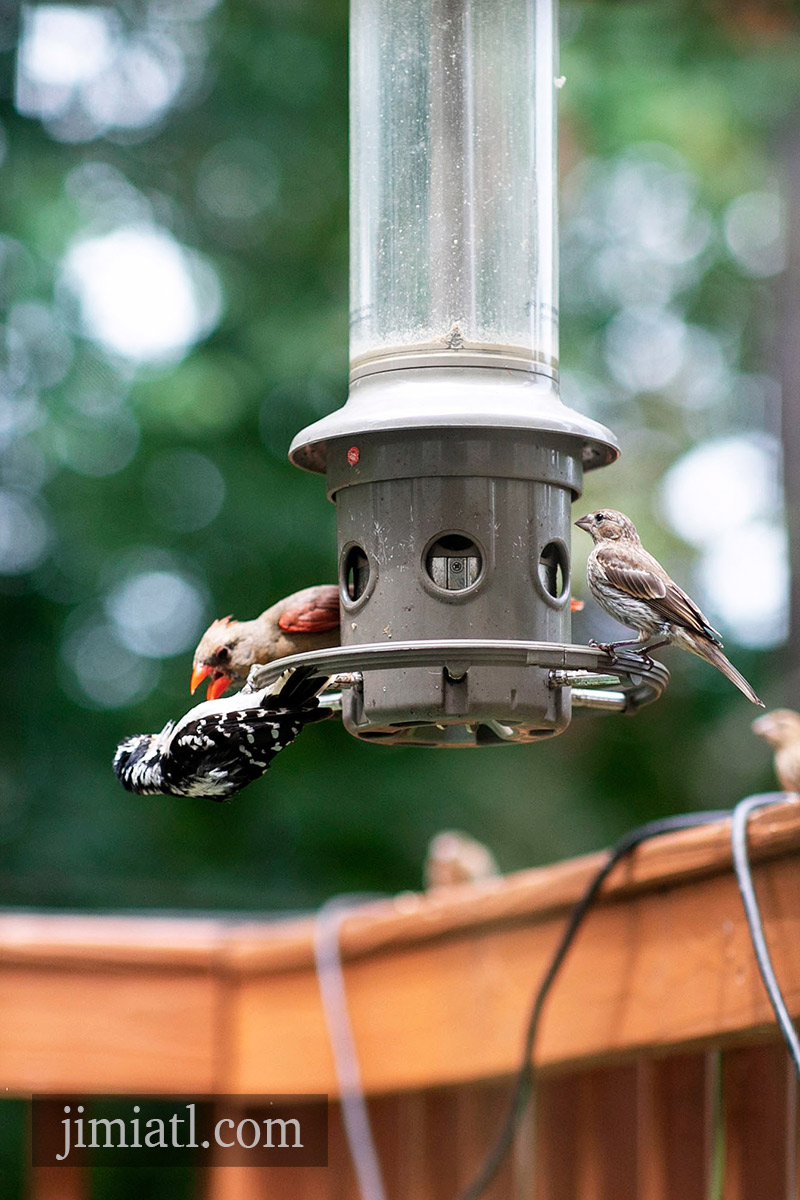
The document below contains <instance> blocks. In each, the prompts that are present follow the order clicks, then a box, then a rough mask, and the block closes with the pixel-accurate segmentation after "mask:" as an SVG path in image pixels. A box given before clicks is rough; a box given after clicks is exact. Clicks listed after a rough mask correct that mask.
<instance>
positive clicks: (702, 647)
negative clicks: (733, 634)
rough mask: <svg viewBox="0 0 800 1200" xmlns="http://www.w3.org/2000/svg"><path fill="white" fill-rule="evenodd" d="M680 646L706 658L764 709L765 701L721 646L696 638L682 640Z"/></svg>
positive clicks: (751, 700) (752, 702) (748, 697)
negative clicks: (689, 643) (723, 651)
mask: <svg viewBox="0 0 800 1200" xmlns="http://www.w3.org/2000/svg"><path fill="white" fill-rule="evenodd" d="M689 641H691V645H688V644H687V643H688V642H689ZM680 644H681V645H682V646H684V647H685V649H687V650H690V651H691V653H692V654H696V655H697V656H698V658H704V659H705V661H706V662H707V663H710V664H711V666H712V667H716V668H717V670H718V671H721V672H722V674H723V675H724V676H725V678H726V679H730V681H731V683H732V684H734V686H735V687H737V688H738V689H739V691H740V692H743V693H744V695H745V696H747V699H748V700H749V701H750V702H751V704H757V705H758V706H759V707H760V708H764V701H763V700H760V699H759V697H758V696H757V695H756V693H755V692H754V691H753V689H752V688H751V686H750V684H749V683H748V682H747V680H746V679H745V677H744V675H742V674H741V673H740V672H739V671H737V670H736V667H735V666H734V665H733V663H732V662H730V661H729V660H728V659H727V658H726V657H725V655H724V654H723V653H722V651H721V650H720V648H719V646H715V645H714V643H713V642H711V641H707V640H706V639H705V638H703V639H702V641H701V639H700V638H695V637H692V638H691V639H689V638H685V639H682V640H681V643H680Z"/></svg>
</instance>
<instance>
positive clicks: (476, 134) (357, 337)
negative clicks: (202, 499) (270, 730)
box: [290, 0, 666, 746]
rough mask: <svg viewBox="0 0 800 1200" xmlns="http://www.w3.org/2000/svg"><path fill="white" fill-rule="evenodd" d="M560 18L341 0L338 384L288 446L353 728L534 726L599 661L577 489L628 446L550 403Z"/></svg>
mask: <svg viewBox="0 0 800 1200" xmlns="http://www.w3.org/2000/svg"><path fill="white" fill-rule="evenodd" d="M555 21H556V14H555V9H554V0H353V3H352V25H351V254H350V259H351V283H350V289H351V324H350V358H351V373H350V392H349V397H348V400H347V403H346V404H345V405H344V407H343V408H341V409H340V410H339V411H337V412H335V413H333V414H331V415H330V416H328V417H325V418H324V419H323V420H321V421H317V422H316V423H315V424H314V425H311V426H310V427H309V428H307V429H305V430H303V431H302V433H300V434H299V435H298V436H297V437H296V438H295V440H294V442H293V444H292V446H291V449H290V458H291V461H292V462H293V463H295V464H296V465H297V466H299V467H303V468H305V469H306V470H309V471H314V472H319V473H324V474H325V475H326V478H327V488H328V495H329V496H330V498H331V499H332V500H333V501H334V502H335V504H336V511H337V528H338V557H339V583H340V588H341V605H342V650H341V651H340V650H336V651H332V652H325V651H323V652H320V654H321V656H322V658H323V659H324V660H325V661H326V662H328V663H329V665H330V666H331V667H333V668H335V669H338V670H351V671H353V670H355V671H358V672H359V686H358V687H354V688H351V689H349V690H348V691H347V692H346V693H344V696H343V718H344V722H345V725H346V726H347V728H348V730H349V731H350V732H351V733H352V734H354V735H355V736H357V737H359V738H363V739H366V740H375V741H378V740H382V741H388V742H391V743H394V744H397V743H398V742H399V743H405V742H408V743H414V744H428V745H455V746H463V745H476V744H490V743H492V742H498V741H535V740H538V739H541V738H545V737H549V736H552V735H553V734H556V733H559V732H560V731H562V730H563V729H565V728H566V726H567V725H568V724H569V721H570V716H571V707H572V702H573V700H574V699H576V697H577V693H575V694H573V692H574V688H575V686H576V685H581V686H580V687H579V689H578V690H579V691H581V693H582V694H583V692H584V691H587V690H588V689H586V688H585V687H584V686H583V685H584V684H586V683H587V680H588V679H589V677H590V676H592V673H593V672H594V673H596V672H597V671H600V670H605V671H606V672H607V671H608V659H606V658H604V656H603V655H602V654H600V653H599V652H597V651H593V650H591V649H590V648H589V647H582V648H581V647H570V645H569V643H570V634H571V628H570V540H571V538H570V534H571V525H570V511H571V504H572V501H573V500H574V499H575V498H576V497H577V496H579V495H580V493H581V489H582V481H583V472H584V471H585V470H591V469H594V468H596V467H601V466H604V465H606V464H607V463H610V462H613V460H614V459H615V458H616V457H617V454H618V450H617V444H616V441H615V439H614V437H613V435H612V434H611V433H610V432H609V430H607V429H605V428H604V427H603V426H602V425H599V424H597V423H596V422H595V421H592V420H589V419H588V418H587V417H585V416H583V415H582V414H580V413H578V412H575V411H573V410H571V409H569V408H567V407H566V406H565V405H564V404H563V403H562V401H561V399H560V397H559V383H558V307H557V220H556V184H555V96H556V89H557V86H558V80H557V69H556V38H555ZM587 673H588V674H587ZM622 674H624V672H622ZM639 675H640V676H642V677H643V668H642V667H641V664H639ZM665 675H666V673H665V672H663V669H662V668H657V669H656V670H655V671H654V673H653V674H652V677H651V679H650V680H649V682H648V683H647V685H646V686H645V687H644V691H642V690H641V689H642V680H641V679H640V680H639V683H638V684H637V683H636V682H634V685H633V689H632V691H631V692H630V693H629V694H628V695H627V696H624V695H623V696H621V698H620V693H618V692H614V691H613V690H612V692H610V693H607V694H606V695H605V697H604V695H603V693H599V694H598V693H594V694H593V698H592V699H591V700H588V699H587V700H586V703H592V705H593V706H595V707H618V708H619V707H623V708H624V707H628V706H630V704H631V703H634V701H633V700H632V699H631V697H632V696H635V695H636V689H637V687H638V688H639V700H640V701H641V700H643V699H647V698H651V694H650V693H651V692H653V690H655V693H657V692H658V691H659V690H660V689H661V687H663V684H664V681H665V680H664V676H665ZM595 681H596V679H595ZM605 682H606V683H609V682H610V683H613V684H616V683H617V678H615V679H613V680H606V681H605Z"/></svg>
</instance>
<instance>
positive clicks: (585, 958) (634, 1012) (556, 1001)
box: [225, 858, 800, 1094]
mask: <svg viewBox="0 0 800 1200" xmlns="http://www.w3.org/2000/svg"><path fill="white" fill-rule="evenodd" d="M767 875H768V876H769V887H768V888H767V889H766V891H765V903H764V919H765V922H766V929H767V937H768V939H769V942H770V945H771V947H772V949H773V954H774V958H775V966H776V970H777V972H778V975H779V977H780V979H781V982H782V986H783V988H784V992H785V995H786V998H787V1003H788V1004H789V1007H790V1011H792V1012H793V1014H794V1015H800V956H798V955H797V953H796V946H797V944H798V942H800V870H798V864H797V860H796V859H795V858H787V859H778V860H775V861H773V862H771V863H770V864H768V865H766V864H764V865H762V866H760V867H758V868H756V877H757V882H758V883H759V885H760V886H761V887H762V891H764V888H763V884H764V882H765V879H766V877H767ZM562 929H563V917H561V916H560V915H558V916H554V915H552V916H549V917H546V918H544V919H542V920H539V921H536V922H532V923H530V924H528V925H526V926H523V927H514V928H506V927H500V928H498V929H493V930H491V931H489V930H486V931H483V932H482V933H480V934H477V933H476V934H472V935H470V936H466V935H465V936H461V937H458V938H456V937H453V938H451V939H447V940H442V941H440V942H434V943H431V942H423V943H421V944H420V945H418V946H414V947H405V948H399V947H397V946H395V947H394V948H393V950H392V951H391V952H387V953H386V954H385V955H370V956H365V957H362V958H357V959H355V960H351V961H350V962H348V963H347V964H346V969H345V975H346V987H347V998H348V1005H349V1011H350V1017H351V1021H352V1025H353V1028H354V1030H355V1037H356V1043H357V1047H358V1055H359V1061H360V1066H361V1072H362V1078H363V1080H364V1084H365V1087H366V1088H367V1090H368V1091H372V1092H380V1091H395V1090H406V1089H412V1090H413V1089H415V1088H422V1087H426V1086H429V1085H430V1084H431V1083H432V1082H436V1083H440V1084H453V1083H459V1082H463V1081H467V1080H478V1079H490V1078H498V1077H501V1076H503V1075H505V1074H508V1073H509V1072H510V1071H513V1070H514V1069H515V1068H516V1066H517V1059H518V1054H519V1046H520V1044H521V1042H522V1031H523V1027H524V1024H525V1021H526V1018H527V1014H528V1011H529V1008H530V1004H531V998H532V995H533V992H534V990H535V987H536V984H537V981H538V980H539V979H540V978H541V976H542V974H543V972H544V970H545V968H546V965H547V963H548V961H549V959H550V956H551V955H552V952H553V949H554V947H555V944H556V942H557V939H558V937H559V936H560V934H561V931H562ZM236 993H237V995H236V1001H235V1004H236V1013H235V1016H234V1018H233V1021H232V1024H233V1028H234V1034H233V1041H232V1046H231V1053H230V1055H229V1056H228V1067H229V1071H230V1074H229V1077H228V1079H227V1081H226V1087H225V1090H226V1091H229V1092H249V1091H254V1090H256V1088H257V1087H259V1086H260V1087H262V1088H263V1087H265V1086H266V1087H268V1088H270V1089H273V1090H276V1091H288V1090H290V1088H292V1087H294V1088H298V1087H300V1086H302V1087H304V1088H306V1089H307V1090H309V1091H320V1092H327V1093H329V1094H335V1091H336V1081H335V1078H334V1076H333V1072H332V1062H331V1056H330V1050H329V1047H328V1041H327V1033H326V1030H325V1025H324V1021H323V1017H322V1013H321V1008H320V1002H319V994H318V988H317V983H316V979H315V978H314V976H313V975H312V974H311V973H310V972H303V971H297V972H292V973H280V974H277V975H274V976H273V975H263V976H258V977H256V978H254V979H252V980H251V979H250V978H243V979H240V980H239V981H238V983H237V988H236ZM773 1029H774V1020H773V1014H772V1011H771V1009H770V1006H769V1002H768V1000H767V997H766V995H765V993H764V989H763V986H762V984H761V980H760V977H759V975H758V971H757V968H756V965H755V961H754V958H753V954H752V949H751V945H750V937H749V932H748V929H747V924H746V921H745V919H744V914H743V911H742V906H741V901H740V898H739V896H738V892H737V890H736V885H735V882H734V880H733V878H732V876H731V875H719V876H711V877H707V878H702V879H694V880H693V881H692V882H689V883H687V884H685V885H680V884H676V885H674V886H671V887H670V888H666V889H664V890H663V891H659V892H651V891H647V892H643V893H640V894H636V895H632V896H629V897H626V898H625V899H624V900H622V899H620V900H619V902H616V903H605V904H602V905H600V906H599V907H598V908H597V909H596V910H594V911H593V912H592V913H591V914H590V915H589V917H588V918H587V921H586V924H585V927H584V928H583V930H582V931H581V933H580V934H579V935H578V938H577V939H576V942H575V945H574V947H573V950H572V951H571V953H570V955H569V956H568V958H567V960H566V962H565V965H564V968H563V970H562V973H561V975H560V977H559V979H558V981H557V982H556V984H555V986H554V988H553V991H552V993H551V997H550V1000H549V1002H548V1006H547V1009H546V1011H545V1014H544V1019H543V1023H542V1028H541V1034H540V1039H539V1043H538V1046H537V1052H536V1053H537V1061H538V1062H539V1063H540V1064H541V1065H542V1066H543V1067H544V1068H553V1067H556V1066H557V1067H559V1068H563V1067H564V1066H567V1065H569V1064H578V1063H581V1062H583V1063H587V1062H592V1061H596V1060H603V1059H606V1060H613V1059H621V1058H624V1057H633V1056H638V1055H641V1054H644V1053H658V1054H663V1053H665V1052H667V1051H668V1050H669V1049H679V1048H687V1049H688V1048H691V1047H692V1046H694V1045H698V1046H699V1045H701V1044H702V1042H703V1041H704V1040H705V1039H719V1040H720V1042H721V1043H724V1042H725V1039H726V1038H727V1039H729V1040H730V1039H736V1038H738V1037H740V1036H741V1035H749V1036H752V1035H760V1034H763V1033H765V1032H771V1031H772V1030H773Z"/></svg>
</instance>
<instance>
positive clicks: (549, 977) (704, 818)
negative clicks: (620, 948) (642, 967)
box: [458, 809, 731, 1200]
mask: <svg viewBox="0 0 800 1200" xmlns="http://www.w3.org/2000/svg"><path fill="white" fill-rule="evenodd" d="M730 815H731V814H730V811H729V810H727V809H723V810H721V811H710V812H695V813H680V814H678V815H677V816H674V817H662V818H660V819H658V820H656V821H648V822H647V824H646V825H640V826H639V827H638V828H637V829H632V830H631V831H630V832H629V833H626V834H625V836H624V837H622V838H620V840H619V841H618V842H617V844H616V845H615V846H613V847H612V849H611V850H610V851H609V855H608V858H607V859H606V861H605V862H604V863H603V865H602V866H601V867H600V869H599V870H598V871H597V872H596V874H595V875H594V876H593V878H592V879H591V881H590V883H589V885H588V887H587V888H586V891H585V892H584V893H583V895H582V896H581V898H580V900H578V901H577V903H576V904H575V905H574V907H573V909H572V912H571V913H570V916H569V920H568V921H567V925H566V928H565V929H564V932H563V933H562V935H561V940H560V942H559V943H558V946H557V947H556V951H555V953H554V955H553V957H552V959H551V961H550V966H549V967H548V968H547V971H546V972H545V976H544V979H543V980H542V982H541V983H540V984H539V988H538V990H537V992H536V995H535V997H534V1000H533V1004H532V1006H531V1015H530V1017H529V1018H528V1027H527V1030H526V1033H525V1041H524V1044H523V1050H522V1058H521V1060H520V1065H519V1067H518V1068H517V1074H516V1078H515V1080H514V1086H513V1089H512V1092H511V1102H510V1104H509V1107H508V1113H507V1114H506V1118H505V1120H504V1122H503V1124H502V1126H501V1128H500V1132H499V1133H498V1135H497V1138H496V1139H495V1143H494V1145H493V1146H492V1148H491V1149H490V1151H489V1153H488V1154H487V1156H486V1158H485V1160H484V1163H483V1166H482V1167H481V1169H480V1172H479V1173H478V1175H477V1176H476V1177H475V1179H474V1180H473V1181H472V1183H470V1184H468V1186H467V1187H466V1189H465V1190H464V1191H463V1192H461V1194H460V1195H459V1197H458V1200H478V1197H479V1196H481V1195H482V1194H483V1192H484V1191H485V1189H486V1188H487V1187H488V1186H489V1184H490V1183H491V1181H492V1180H493V1179H494V1177H495V1175H496V1174H497V1172H498V1170H499V1169H500V1167H501V1165H502V1163H503V1159H504V1158H505V1156H506V1154H507V1153H508V1151H509V1149H510V1147H511V1144H512V1142H513V1141H514V1137H515V1135H516V1132H517V1129H518V1127H519V1124H520V1122H521V1120H522V1118H523V1116H524V1114H525V1111H526V1109H527V1107H528V1102H529V1100H530V1098H531V1093H532V1091H533V1080H534V1067H533V1046H534V1042H535V1041H536V1034H537V1032H538V1027H539V1018H540V1017H541V1015H542V1009H543V1007H544V1002H545V1000H546V999H547V995H548V992H549V991H550V988H551V987H552V985H553V982H554V981H555V978H556V976H557V975H558V972H559V970H560V969H561V965H562V963H563V962H564V959H565V958H566V956H567V951H568V950H569V948H570V946H571V945H572V942H573V940H574V938H575V935H576V933H577V932H578V929H579V928H580V925H581V923H582V921H583V918H584V917H585V916H586V913H587V912H588V910H589V908H590V907H591V905H592V902H593V901H594V899H595V897H596V896H597V893H598V892H599V891H600V888H601V887H602V886H603V884H604V883H605V881H606V879H607V878H608V876H609V875H610V873H611V871H612V870H613V869H614V867H615V866H616V865H617V863H618V862H620V860H621V859H623V858H625V856H626V855H627V854H630V852H631V851H632V850H635V849H636V847H637V846H639V845H641V843H642V842H646V841H649V839H650V838H654V837H661V836H662V835H663V834H665V833H674V832H676V831H677V830H680V829H691V828H693V827H694V826H697V825H711V824H714V823H715V822H717V821H727V820H728V818H729V817H730Z"/></svg>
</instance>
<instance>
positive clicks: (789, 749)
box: [753, 708, 800, 793]
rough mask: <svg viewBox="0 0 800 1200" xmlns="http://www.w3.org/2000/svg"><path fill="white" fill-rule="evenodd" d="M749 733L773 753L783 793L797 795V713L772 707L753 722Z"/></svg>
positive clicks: (799, 748) (799, 758)
mask: <svg viewBox="0 0 800 1200" xmlns="http://www.w3.org/2000/svg"><path fill="white" fill-rule="evenodd" d="M753 732H754V733H757V734H758V736H759V737H762V738H763V739H764V741H765V742H766V743H767V744H768V745H770V746H771V747H772V749H773V750H774V751H775V774H776V775H777V777H778V783H779V784H780V786H781V787H782V788H783V790H784V791H785V792H793V793H800V713H796V712H792V710H791V709H790V708H776V709H775V710H774V711H773V712H768V713H764V716H763V717H757V718H756V720H755V721H753Z"/></svg>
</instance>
